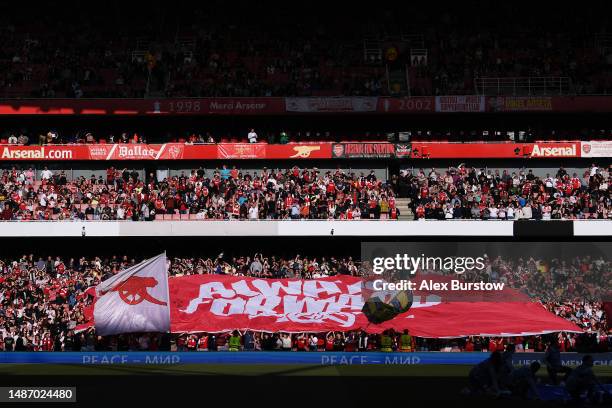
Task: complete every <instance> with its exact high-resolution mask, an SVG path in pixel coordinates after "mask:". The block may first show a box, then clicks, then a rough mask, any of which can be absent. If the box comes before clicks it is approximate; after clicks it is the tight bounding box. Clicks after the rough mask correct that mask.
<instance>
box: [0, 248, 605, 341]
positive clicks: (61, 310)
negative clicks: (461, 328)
mask: <svg viewBox="0 0 612 408" xmlns="http://www.w3.org/2000/svg"><path fill="white" fill-rule="evenodd" d="M533 262H535V263H540V264H551V265H553V264H555V262H556V261H555V260H547V261H545V260H538V261H533ZM136 263H137V260H136V259H135V258H131V257H128V256H123V257H121V256H112V257H91V258H87V257H80V258H77V257H61V256H57V257H51V256H49V257H47V258H46V259H44V258H43V257H35V256H34V255H33V254H30V255H23V256H21V257H14V258H3V259H1V260H0V350H7V351H9V350H10V351H12V350H16V351H26V350H29V351H52V350H57V351H61V350H64V351H68V350H75V351H88V350H92V351H93V350H170V349H173V350H179V351H190V350H191V351H195V350H211V351H213V350H227V347H228V342H227V341H228V338H229V336H230V334H229V333H217V334H212V333H198V334H184V335H168V334H160V333H141V334H131V335H120V336H108V337H104V338H103V337H100V336H97V335H96V334H95V331H94V330H93V329H85V328H84V327H83V326H79V325H82V324H83V323H86V322H88V321H89V320H91V315H90V314H91V308H89V312H88V306H89V305H90V304H91V301H92V293H91V288H92V287H93V286H95V285H97V284H98V283H99V282H101V281H102V280H105V279H108V278H109V277H111V276H113V275H114V274H116V273H118V272H120V271H121V270H123V269H125V268H128V267H130V266H132V265H134V264H136ZM168 263H169V265H168V269H169V273H170V275H171V276H184V275H193V274H219V275H240V276H253V277H261V278H302V279H317V278H321V277H326V276H334V275H338V274H345V275H353V276H363V275H364V274H365V273H366V272H365V271H363V270H361V265H360V262H359V261H358V260H356V259H353V258H350V257H344V258H334V257H330V258H325V257H317V256H300V255H295V256H294V257H293V258H282V257H277V256H270V255H264V254H257V253H256V254H253V255H252V256H251V255H243V256H228V257H226V256H224V255H223V254H220V255H219V256H217V257H196V258H193V257H170V258H169V260H168ZM500 263H502V261H501V260H492V261H487V262H486V265H485V268H484V269H483V270H482V271H479V273H482V274H484V275H482V276H486V278H485V279H487V280H489V281H491V280H495V279H507V276H508V273H504V272H503V271H502V272H501V276H496V274H495V273H493V274H491V270H495V271H497V270H498V268H500V267H499V265H500ZM503 263H504V264H505V265H512V261H509V260H506V261H503ZM530 263H532V260H530V261H528V262H527V265H529V264H530ZM569 263H570V264H572V265H573V264H576V263H580V264H581V265H585V264H586V265H587V267H586V268H581V272H582V273H583V274H584V275H585V276H586V277H588V276H592V275H595V274H596V273H599V270H598V269H597V268H599V267H598V266H597V265H598V264H599V263H600V260H599V259H591V258H588V257H583V258H576V259H574V260H572V261H570V262H569ZM604 264H605V265H602V266H601V268H606V269H605V270H606V271H607V272H606V273H607V276H608V278H609V273H610V272H609V271H610V268H609V266H610V265H609V262H604ZM520 265H523V263H522V261H518V266H519V267H518V268H517V270H518V272H516V274H517V275H521V276H522V277H523V278H525V277H528V276H529V275H533V274H543V275H546V276H547V278H546V279H552V280H553V281H556V277H557V276H558V274H557V273H556V272H554V268H547V269H546V270H545V271H544V272H542V271H539V270H532V268H531V267H528V266H527V267H526V269H525V267H521V266H520ZM500 270H501V269H500ZM422 272H427V271H422ZM513 273H514V272H513ZM507 281H509V282H510V281H511V282H517V281H516V280H512V279H507ZM608 282H609V280H608ZM519 285H520V283H519ZM558 287H559V286H558V285H557V286H555V285H553V286H551V287H550V288H546V287H537V289H538V290H539V291H538V290H536V291H534V292H533V293H532V296H534V298H536V299H548V301H546V302H544V303H543V304H544V305H545V306H546V307H547V308H548V309H549V310H550V311H551V312H553V313H555V314H557V315H559V316H561V317H563V318H565V319H568V320H570V321H573V322H575V323H576V324H577V325H578V326H580V327H581V328H583V329H584V330H585V333H582V334H574V333H558V334H557V338H558V341H559V344H560V348H561V350H562V351H575V350H578V351H606V350H610V340H611V336H610V335H609V327H608V326H607V323H606V315H605V313H604V312H603V310H602V303H601V301H600V300H599V301H597V300H595V299H592V300H589V299H583V298H580V297H579V296H582V293H584V292H582V291H577V292H574V293H575V296H576V297H573V298H571V299H570V298H566V300H564V301H562V300H557V301H555V300H553V298H552V297H551V293H554V292H555V290H556V288H558ZM532 289H533V288H532ZM558 299H560V298H558ZM88 314H89V315H88ZM397 334H398V335H399V333H397ZM240 335H241V339H242V340H241V341H242V343H241V344H242V347H244V349H246V350H249V349H250V350H258V349H261V350H303V351H318V350H336V351H341V350H344V351H355V350H378V349H380V336H379V335H376V334H368V333H365V332H362V331H352V332H347V333H340V332H337V333H294V334H286V333H285V334H283V333H275V334H268V333H252V332H248V333H241V334H240ZM396 337H397V336H396ZM396 337H394V338H396ZM396 340H397V338H396ZM251 343H252V344H251ZM508 343H513V344H515V345H516V346H517V351H543V349H544V347H545V342H544V340H543V339H542V337H541V336H524V337H513V338H502V337H499V338H489V337H469V338H462V339H425V338H414V340H413V345H412V350H413V351H414V350H417V351H433V350H442V351H481V350H482V351H491V350H495V349H498V348H499V347H502V348H503V347H504V345H505V344H508ZM519 345H520V346H519ZM394 347H395V348H397V341H396V345H395V346H394Z"/></svg>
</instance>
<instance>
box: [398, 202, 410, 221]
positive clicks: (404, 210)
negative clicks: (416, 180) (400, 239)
mask: <svg viewBox="0 0 612 408" xmlns="http://www.w3.org/2000/svg"><path fill="white" fill-rule="evenodd" d="M395 204H396V205H397V208H398V209H399V211H400V215H399V217H398V218H399V220H400V221H412V220H414V213H413V212H412V210H411V209H410V207H409V206H408V204H410V198H396V199H395Z"/></svg>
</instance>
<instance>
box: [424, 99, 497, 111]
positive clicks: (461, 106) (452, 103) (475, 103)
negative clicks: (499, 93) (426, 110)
mask: <svg viewBox="0 0 612 408" xmlns="http://www.w3.org/2000/svg"><path fill="white" fill-rule="evenodd" d="M484 108H485V98H484V96H479V95H457V96H436V112H484Z"/></svg>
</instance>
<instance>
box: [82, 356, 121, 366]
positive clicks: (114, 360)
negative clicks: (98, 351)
mask: <svg viewBox="0 0 612 408" xmlns="http://www.w3.org/2000/svg"><path fill="white" fill-rule="evenodd" d="M127 362H128V356H127V355H126V354H111V355H102V356H98V355H84V356H83V364H127Z"/></svg>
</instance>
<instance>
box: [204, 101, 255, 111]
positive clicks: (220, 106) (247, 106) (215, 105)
mask: <svg viewBox="0 0 612 408" xmlns="http://www.w3.org/2000/svg"><path fill="white" fill-rule="evenodd" d="M209 108H210V110H220V111H232V110H241V111H256V110H263V109H266V104H265V103H255V102H254V103H243V102H239V101H238V102H236V103H235V104H234V103H233V102H226V103H219V102H215V101H213V102H211V103H210V105H209Z"/></svg>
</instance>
